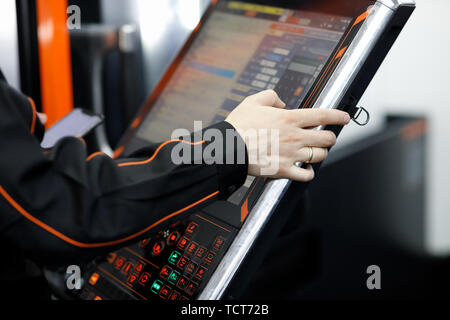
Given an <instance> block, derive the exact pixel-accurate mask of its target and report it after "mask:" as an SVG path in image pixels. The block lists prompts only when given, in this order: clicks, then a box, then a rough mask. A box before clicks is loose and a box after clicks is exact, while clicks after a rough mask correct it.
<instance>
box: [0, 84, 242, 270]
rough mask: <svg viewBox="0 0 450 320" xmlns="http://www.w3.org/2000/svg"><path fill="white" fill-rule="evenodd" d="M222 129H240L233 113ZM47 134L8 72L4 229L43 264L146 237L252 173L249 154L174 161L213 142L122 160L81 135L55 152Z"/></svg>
mask: <svg viewBox="0 0 450 320" xmlns="http://www.w3.org/2000/svg"><path fill="white" fill-rule="evenodd" d="M214 129H217V130H219V131H220V132H222V133H223V134H224V136H225V132H226V131H227V130H234V129H233V127H232V126H231V125H230V124H228V123H226V122H222V123H219V124H218V125H216V126H214ZM42 134H43V126H42V124H40V123H39V120H38V119H37V117H36V110H35V108H34V107H33V105H32V102H31V101H29V100H28V99H27V98H26V97H24V96H22V95H21V94H20V93H18V92H16V91H15V90H13V89H12V88H10V87H9V86H8V85H7V84H6V83H5V82H4V81H1V80H0V237H1V238H3V239H5V240H7V241H8V242H10V243H11V242H12V243H14V244H15V245H16V246H17V247H18V248H19V249H21V250H24V251H25V252H26V253H27V254H29V255H30V256H31V257H32V258H34V260H37V261H38V262H39V263H43V264H51V265H55V264H56V265H58V264H60V265H63V264H65V263H67V262H70V263H72V262H74V261H84V260H86V259H90V258H92V257H94V256H96V255H98V254H103V253H107V252H110V251H113V250H115V249H117V248H119V247H123V246H126V245H128V244H131V243H133V242H136V241H139V240H140V239H142V238H144V237H148V236H150V235H151V234H152V233H153V232H156V231H157V230H158V229H161V228H163V227H165V226H167V225H168V224H169V223H173V222H175V221H178V220H180V219H182V218H184V217H186V216H187V215H189V214H191V213H193V212H194V211H196V210H200V209H201V208H202V207H204V206H206V205H208V204H210V203H211V202H213V201H215V200H218V199H221V198H222V199H223V198H226V197H228V196H229V195H230V193H231V192H232V191H233V190H235V189H236V188H238V187H239V186H240V185H241V184H243V183H244V181H245V178H246V175H247V158H246V159H245V163H242V164H234V165H225V164H219V163H214V164H206V163H208V162H207V161H206V160H207V159H203V158H202V159H200V162H199V163H198V164H181V165H176V164H174V163H173V161H171V154H172V150H173V149H174V148H175V147H176V146H179V144H188V145H189V147H190V148H192V149H193V148H195V147H196V146H197V147H198V146H200V147H201V148H202V150H204V149H205V148H207V147H208V146H210V145H211V143H212V142H210V141H191V142H189V141H181V140H173V141H166V142H163V143H161V144H158V145H152V146H148V147H147V148H144V149H142V150H139V152H136V153H135V154H134V155H133V156H132V158H129V159H120V160H114V159H112V158H110V157H108V156H106V155H104V154H94V155H92V156H88V155H87V154H86V149H85V145H84V143H83V141H81V140H80V139H77V138H67V139H64V140H62V141H61V142H59V143H58V145H57V146H56V147H55V148H54V149H53V150H51V151H50V152H48V151H47V152H46V151H44V150H42V148H41V147H40V139H41V138H42ZM236 139H237V140H238V141H237V143H234V144H228V145H225V146H224V147H223V150H222V151H223V157H224V159H225V158H226V157H233V158H234V159H237V154H238V148H242V146H243V145H244V149H245V143H244V142H243V141H242V140H241V139H240V138H239V137H238V138H236ZM224 140H225V139H224ZM235 142H236V141H235ZM245 153H246V152H245ZM192 154H195V152H193V153H192ZM245 157H246V155H245ZM191 160H194V159H191ZM196 160H198V159H196ZM196 163H197V162H196Z"/></svg>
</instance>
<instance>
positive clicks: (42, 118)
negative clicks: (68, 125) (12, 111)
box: [37, 112, 48, 124]
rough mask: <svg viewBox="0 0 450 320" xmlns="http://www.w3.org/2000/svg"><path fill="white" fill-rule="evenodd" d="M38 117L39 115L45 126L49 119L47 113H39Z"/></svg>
mask: <svg viewBox="0 0 450 320" xmlns="http://www.w3.org/2000/svg"><path fill="white" fill-rule="evenodd" d="M37 115H38V118H39V121H40V122H41V123H42V124H45V123H46V122H47V119H48V117H47V115H46V114H45V113H40V112H38V113H37Z"/></svg>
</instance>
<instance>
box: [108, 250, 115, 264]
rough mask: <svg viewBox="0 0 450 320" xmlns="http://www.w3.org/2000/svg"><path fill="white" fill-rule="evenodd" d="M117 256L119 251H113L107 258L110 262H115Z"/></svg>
mask: <svg viewBox="0 0 450 320" xmlns="http://www.w3.org/2000/svg"><path fill="white" fill-rule="evenodd" d="M116 257H117V253H114V252H112V253H110V254H109V256H108V258H107V259H106V260H107V261H108V262H109V263H113V262H114V260H115V259H116Z"/></svg>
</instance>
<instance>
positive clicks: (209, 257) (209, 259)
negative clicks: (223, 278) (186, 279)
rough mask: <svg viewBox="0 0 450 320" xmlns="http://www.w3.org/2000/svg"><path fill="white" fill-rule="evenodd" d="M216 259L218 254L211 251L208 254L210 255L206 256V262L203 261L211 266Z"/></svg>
mask: <svg viewBox="0 0 450 320" xmlns="http://www.w3.org/2000/svg"><path fill="white" fill-rule="evenodd" d="M215 257H216V254H215V253H214V252H212V251H210V252H208V255H207V256H206V258H205V260H203V261H205V263H206V264H207V265H210V264H211V262H212V261H213V260H214V258H215Z"/></svg>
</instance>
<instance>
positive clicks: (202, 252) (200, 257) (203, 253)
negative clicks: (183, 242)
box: [195, 247, 208, 260]
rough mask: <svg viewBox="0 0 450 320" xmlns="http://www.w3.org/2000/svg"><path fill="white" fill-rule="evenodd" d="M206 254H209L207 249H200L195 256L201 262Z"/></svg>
mask: <svg viewBox="0 0 450 320" xmlns="http://www.w3.org/2000/svg"><path fill="white" fill-rule="evenodd" d="M206 252H208V250H207V249H206V248H205V247H199V248H198V249H197V252H196V253H195V256H196V257H197V258H199V259H200V260H201V259H203V258H204V257H205V255H206Z"/></svg>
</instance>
